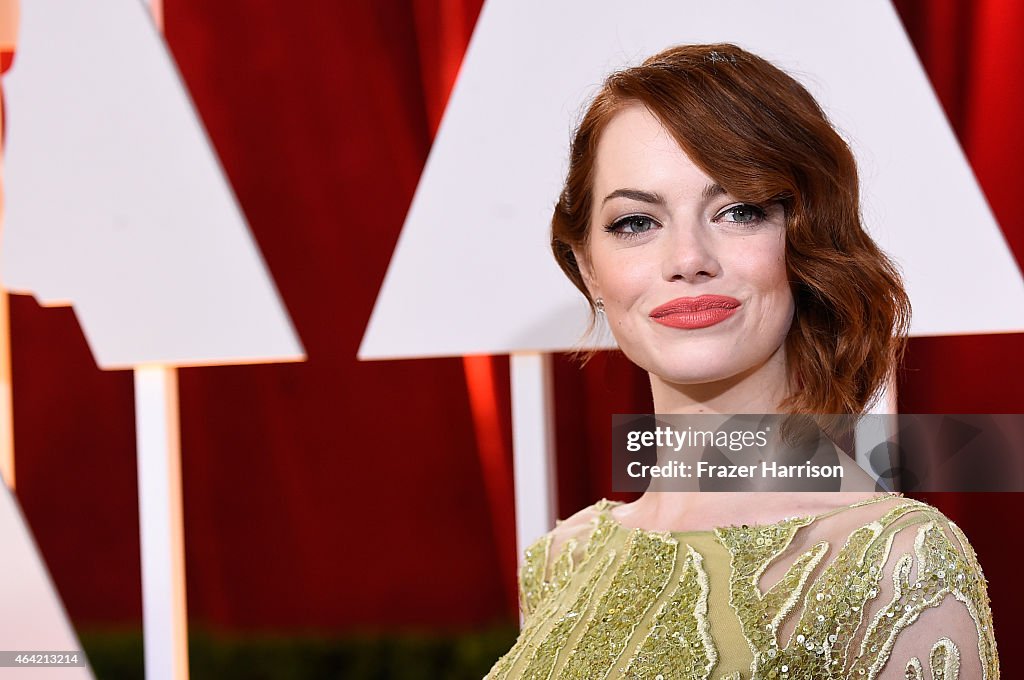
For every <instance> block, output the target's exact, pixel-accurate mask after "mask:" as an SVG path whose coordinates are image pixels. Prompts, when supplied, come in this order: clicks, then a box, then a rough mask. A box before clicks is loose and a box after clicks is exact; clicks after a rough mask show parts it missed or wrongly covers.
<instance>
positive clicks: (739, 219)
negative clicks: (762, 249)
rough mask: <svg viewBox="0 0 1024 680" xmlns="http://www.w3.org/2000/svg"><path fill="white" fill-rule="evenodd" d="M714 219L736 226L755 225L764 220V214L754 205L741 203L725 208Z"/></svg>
mask: <svg viewBox="0 0 1024 680" xmlns="http://www.w3.org/2000/svg"><path fill="white" fill-rule="evenodd" d="M715 219H716V220H721V221H725V222H734V223H736V224H757V223H758V222H760V221H761V220H763V219H765V212H764V210H763V209H761V208H759V207H757V206H756V205H751V204H749V203H742V204H740V205H734V206H731V207H729V208H726V209H725V210H723V211H722V212H720V213H719V214H718V217H716V218H715Z"/></svg>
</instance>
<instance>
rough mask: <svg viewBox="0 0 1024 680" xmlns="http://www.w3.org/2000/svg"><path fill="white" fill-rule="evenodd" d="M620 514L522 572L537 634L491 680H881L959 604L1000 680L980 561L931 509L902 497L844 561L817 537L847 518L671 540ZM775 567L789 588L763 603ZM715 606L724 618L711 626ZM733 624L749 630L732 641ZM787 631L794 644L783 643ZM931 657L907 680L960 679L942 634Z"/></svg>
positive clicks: (910, 669)
mask: <svg viewBox="0 0 1024 680" xmlns="http://www.w3.org/2000/svg"><path fill="white" fill-rule="evenodd" d="M882 498H885V497H882ZM872 502H877V501H876V499H870V500H869V501H864V502H861V503H857V504H854V505H852V506H848V507H849V508H853V507H858V506H862V505H868V504H870V503H872ZM613 506H614V503H612V502H610V501H606V500H603V501H601V502H599V503H597V504H596V505H595V506H594V515H593V520H592V522H591V523H590V525H589V528H588V529H587V530H586V531H584V532H582V534H580V535H579V536H577V537H574V538H569V539H568V540H567V541H566V542H565V544H564V546H563V548H562V549H561V551H559V553H558V554H557V555H554V554H551V546H552V534H551V533H549V534H546V535H545V536H544V537H541V538H540V539H538V540H537V541H536V542H535V543H534V544H533V545H531V546H530V548H528V550H527V552H526V553H525V554H524V559H523V566H522V567H521V569H520V572H519V577H520V582H519V585H520V601H521V602H522V603H523V609H524V613H526V619H525V622H524V627H523V631H522V632H521V634H520V636H519V639H518V640H517V641H516V644H515V645H514V646H513V647H512V649H511V650H509V652H508V653H507V654H506V655H504V656H502V658H501V659H499V660H498V662H497V663H495V666H494V668H492V669H491V672H490V673H489V674H488V676H487V677H488V678H492V679H495V680H496V679H498V678H531V679H535V678H545V679H553V678H576V679H582V678H609V679H618V678H631V679H637V680H639V679H644V680H658V679H659V678H660V679H661V680H669V679H674V678H686V679H687V680H689V679H693V680H824V679H835V680H839V679H841V678H843V679H845V678H864V679H865V680H872V679H875V678H878V677H879V675H880V674H881V672H882V670H883V669H885V668H886V666H887V664H888V663H889V662H890V657H891V656H892V655H893V648H894V645H895V642H896V640H897V639H900V635H901V634H903V632H904V631H907V630H908V629H909V630H914V628H913V624H914V622H915V621H916V620H917V619H918V618H919V617H920V615H921V613H922V612H923V611H925V610H926V609H928V608H929V607H934V606H938V604H940V603H941V602H943V601H944V600H945V599H946V598H955V599H956V600H958V601H959V602H961V603H963V604H964V605H965V606H966V609H967V611H968V612H969V613H970V616H971V618H972V620H973V621H974V623H975V626H976V629H977V632H978V656H979V658H980V659H981V668H980V673H981V676H982V677H983V678H985V679H986V680H996V679H997V678H998V677H999V663H998V656H997V654H996V647H995V639H994V636H993V632H992V631H993V627H992V619H991V610H990V606H989V602H988V595H987V587H986V586H987V584H986V582H985V579H984V576H983V575H982V572H981V568H980V566H979V565H978V563H977V557H976V555H975V554H974V551H973V549H972V548H971V547H970V544H969V543H968V542H967V540H966V538H965V537H964V536H963V534H962V532H961V531H960V530H959V528H958V527H956V525H955V524H953V523H952V522H949V520H948V519H946V518H945V517H944V516H942V514H941V513H939V512H938V511H937V510H935V509H934V508H932V507H931V506H929V505H926V504H924V503H920V502H918V501H913V500H910V499H900V500H899V501H898V502H897V503H896V504H894V505H893V506H892V507H891V508H890V509H888V510H887V511H886V512H884V513H881V515H882V516H881V517H879V518H878V519H877V520H875V521H872V522H870V523H868V524H866V525H864V526H860V527H858V528H856V529H854V530H853V531H850V532H849V533H847V534H845V535H843V536H842V537H841V539H842V538H844V539H845V542H843V543H842V545H841V547H840V548H839V550H838V551H837V552H835V553H833V552H832V543H833V542H835V538H836V537H835V536H834V535H830V534H827V533H824V532H818V530H817V529H816V527H818V526H821V525H822V523H823V521H824V518H825V517H827V516H829V515H830V514H832V513H826V515H821V516H818V517H793V518H789V519H786V520H783V521H781V522H778V523H776V524H772V525H767V526H738V527H725V528H719V529H716V530H714V531H707V532H676V533H670V532H653V531H645V530H642V529H631V528H627V527H624V526H622V525H621V524H619V523H618V522H617V521H616V520H615V519H614V518H613V517H612V515H611V512H610V508H611V507H613ZM846 509H847V508H842V509H837V511H835V512H839V511H842V510H846ZM875 516H877V514H876V515H875ZM556 531H557V529H556ZM905 532H909V533H908V536H912V537H913V539H914V542H913V548H912V550H911V552H907V553H903V552H901V551H898V550H897V551H894V550H893V546H894V539H895V537H896V536H897V535H902V534H903V533H905ZM819 533H824V535H819ZM798 536H799V537H801V540H800V542H799V543H795V539H796V537H798ZM577 538H578V541H577ZM821 539H827V540H821ZM794 545H798V546H800V547H799V548H798V549H797V550H792V549H791V548H792V547H793V546H794ZM837 545H838V543H837ZM901 545H902V543H901ZM784 555H785V556H786V557H785V560H786V561H785V562H780V561H781V559H782V558H783V556H784ZM769 568H772V571H773V573H781V574H782V576H781V578H779V580H778V581H777V582H776V583H775V584H774V585H772V586H771V587H770V588H768V589H767V591H763V590H762V588H761V586H760V582H761V579H762V576H763V575H764V574H765V573H766V572H767V570H768V569H769ZM889 583H891V584H892V592H891V593H889V594H887V595H886V599H885V600H884V601H881V600H880V599H879V595H880V593H882V592H883V591H884V590H887V589H888V585H886V584H889ZM716 593H717V594H716ZM712 598H717V599H716V600H715V601H716V602H718V604H717V605H716V607H718V609H716V610H715V611H718V612H719V614H718V615H717V616H718V618H717V619H712V618H711V617H710V615H709V602H710V601H711V599H712ZM722 607H725V608H724V609H723V608H722ZM726 611H728V612H729V614H728V616H730V617H735V619H734V620H735V623H732V624H730V626H734V627H735V628H734V629H733V628H723V629H721V630H719V629H717V628H716V627H717V626H724V625H725V624H724V623H723V618H722V617H725V616H726V614H725V613H724V612H726ZM715 621H717V623H715ZM786 622H788V624H789V625H788V627H787V630H792V633H790V634H788V635H787V637H786V639H782V634H781V632H780V631H781V630H782V627H783V625H785V623H786ZM908 634H909V635H913V633H908ZM934 634H935V633H934V632H933V633H932V634H931V635H934ZM929 637H930V636H929ZM911 639H912V640H914V643H913V644H915V645H916V644H917V639H916V637H915V638H911ZM930 639H931V640H935V639H936V638H935V637H930ZM922 643H923V644H927V643H926V642H923V641H922ZM925 651H926V649H922V650H921V652H920V653H919V656H915V657H910V658H909V659H902V660H899V663H898V665H897V668H899V669H901V670H902V672H903V675H904V677H905V678H907V679H908V680H924V674H925V672H926V671H925V664H923V663H922V661H921V659H926V662H927V671H928V673H929V674H930V676H931V678H932V680H940V679H941V680H959V679H960V667H961V659H960V652H959V650H958V649H957V647H956V645H955V644H954V643H953V641H952V640H950V639H949V638H948V637H944V636H940V637H939V639H938V642H935V644H934V646H933V647H932V648H931V650H930V652H929V653H927V654H925ZM723 652H728V653H727V654H726V653H723ZM744 659H746V660H744ZM892 661H893V662H894V663H896V660H894V659H893V660H892ZM723 664H724V665H723ZM737 669H738V670H737ZM965 672H967V673H968V676H969V677H972V678H973V677H976V676H977V674H978V671H976V670H974V669H969V670H967V669H965ZM968 676H965V678H964V679H963V680H966V677H968Z"/></svg>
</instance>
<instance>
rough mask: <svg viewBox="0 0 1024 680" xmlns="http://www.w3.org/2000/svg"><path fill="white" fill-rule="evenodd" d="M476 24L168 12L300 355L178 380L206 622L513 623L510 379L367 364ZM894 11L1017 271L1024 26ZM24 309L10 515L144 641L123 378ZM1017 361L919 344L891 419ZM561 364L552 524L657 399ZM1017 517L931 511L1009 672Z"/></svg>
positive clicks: (315, 6) (1017, 355)
mask: <svg viewBox="0 0 1024 680" xmlns="http://www.w3.org/2000/svg"><path fill="white" fill-rule="evenodd" d="M479 5H480V1H479V0H445V1H444V2H440V3H430V2H425V1H421V0H416V1H412V2H409V1H406V2H397V1H395V2H381V3H337V2H334V1H333V0H308V1H307V2H305V3H303V4H302V8H303V9H302V11H301V12H298V11H296V10H295V6H291V5H288V6H286V5H285V4H282V3H276V2H269V1H263V2H252V1H250V0H218V2H203V1H202V0H165V16H166V34H167V39H168V42H169V43H170V46H171V49H172V52H173V53H174V56H175V58H176V59H177V60H178V63H179V66H180V68H181V71H182V74H183V76H184V79H185V81H186V83H187V84H188V87H189V88H190V90H191V92H192V95H193V98H194V100H195V102H196V105H197V108H198V110H199V112H200V114H201V116H202V118H203V121H204V123H205V124H206V126H207V129H208V130H209V133H210V136H211V138H212V140H213V143H214V146H215V147H216V150H217V152H218V153H219V155H220V157H221V159H222V161H223V164H224V167H225V170H226V172H227V174H228V177H229V179H230V181H231V184H232V186H233V187H234V189H235V191H236V193H237V194H238V197H239V200H240V202H241V205H242V207H243V209H244V211H245V213H246V216H247V217H248V219H249V221H250V224H251V225H252V229H253V231H254V234H255V237H256V239H257V241H258V242H259V245H260V247H261V249H262V251H263V253H264V256H265V258H266V260H267V262H268V265H269V267H270V269H271V272H272V273H273V275H274V278H275V280H276V281H277V284H278V287H279V289H280V291H281V294H282V296H283V298H284V300H285V303H286V305H287V307H288V309H289V312H290V313H291V315H292V318H293V319H294V321H295V324H296V326H297V328H298V331H299V333H300V335H301V337H302V340H303V343H304V344H305V346H306V349H307V352H308V355H309V360H308V361H307V362H306V363H303V364H293V365H259V366H244V367H217V368H201V369H185V370H182V371H181V380H180V382H181V401H182V408H181V414H182V430H183V432H182V445H183V475H184V477H183V481H184V493H185V506H184V507H185V524H186V527H185V530H186V534H185V536H186V555H187V556H186V572H187V578H188V608H189V617H190V619H191V621H192V622H193V625H195V624H205V625H209V626H214V627H223V628H231V629H236V630H242V629H255V628H291V629H300V628H301V629H311V628H313V629H328V630H331V631H335V632H345V631H349V630H352V629H356V628H376V629H389V630H395V629H399V628H408V627H423V626H430V627H433V628H437V627H450V628H465V627H473V626H479V625H483V624H486V623H488V622H493V621H498V620H501V621H510V620H513V619H514V616H515V613H514V612H515V600H514V575H513V568H514V564H515V554H514V537H513V535H512V521H511V518H512V507H511V503H510V494H511V487H510V481H509V477H508V474H509V470H510V466H511V462H510V458H509V455H510V454H509V448H510V447H509V432H508V429H509V428H508V418H507V413H508V403H507V389H508V384H507V361H505V360H504V359H503V358H495V359H493V360H491V359H487V358H478V359H473V360H468V361H465V362H464V361H462V360H459V359H445V360H425V361H397V362H371V363H360V362H357V361H356V360H355V353H356V349H357V346H358V344H359V341H360V339H361V336H362V332H363V329H364V327H365V324H366V321H367V319H368V318H369V315H370V311H371V309H372V306H373V303H374V300H375V296H376V292H377V288H378V286H379V284H380V282H381V281H382V279H383V276H384V272H385V270H386V267H387V263H388V260H389V257H390V255H391V252H392V250H393V247H394V245H395V242H396V240H397V238H398V234H399V231H400V229H401V226H402V222H403V220H404V217H405V213H406V210H407V208H408V206H409V203H410V201H411V198H412V194H413V191H414V189H415V187H416V183H417V181H418V178H419V174H420V171H421V169H422V166H423V163H424V161H425V159H426V155H427V152H428V150H429V148H430V141H431V137H432V134H433V131H434V130H435V129H436V126H437V123H438V120H439V118H440V115H441V112H442V111H443V107H444V102H445V100H446V98H447V94H448V90H449V88H450V86H451V83H452V81H453V79H454V76H455V73H456V72H457V69H458V64H459V62H460V59H461V56H462V53H463V50H464V49H465V45H466V42H467V41H468V39H469V36H470V34H471V32H472V27H473V24H474V21H475V18H476V15H477V13H478V11H479ZM896 5H897V9H898V10H899V12H900V14H901V17H902V19H903V21H904V24H905V26H906V28H907V30H908V33H909V34H910V37H911V39H912V40H913V42H914V45H915V46H916V48H917V50H918V54H919V55H920V58H921V60H922V63H923V64H924V66H925V68H926V69H927V71H928V73H929V75H930V77H931V79H932V82H933V84H934V86H935V90H936V92H937V93H938V95H939V98H940V100H941V101H942V104H943V106H944V108H945V110H946V112H947V114H948V115H949V118H950V120H951V122H952V124H953V127H954V129H955V130H956V133H957V135H958V137H959V139H960V141H961V143H962V145H963V146H964V149H965V150H966V152H967V155H968V157H969V159H970V161H971V163H972V166H973V167H974V170H975V173H976V175H977V176H978V178H979V180H980V182H981V184H982V186H983V188H984V190H985V192H986V195H987V197H988V199H989V201H990V204H991V206H992V208H993V210H994V212H995V214H996V216H997V218H998V219H999V221H1000V224H1001V226H1002V227H1003V229H1004V232H1005V234H1006V238H1007V240H1008V241H1009V242H1010V244H1011V246H1012V248H1013V249H1014V252H1015V254H1016V256H1017V260H1018V262H1022V261H1024V212H1022V211H1020V210H1019V209H1018V207H1017V206H1016V200H1015V199H1016V196H1015V192H1016V191H1017V190H1018V188H1019V187H1020V186H1021V183H1022V180H1024V169H1022V168H1021V165H1020V164H1019V162H1017V161H1015V159H1017V158H1020V157H1024V137H1022V133H1021V128H1020V126H1019V125H1018V124H1017V122H1016V121H1017V119H1018V118H1019V111H1020V110H1021V108H1022V105H1024V82H1022V78H1024V43H1021V42H1020V41H1018V40H1016V39H1015V38H1016V36H1015V35H1014V33H1013V31H1014V29H1015V28H1016V27H1020V26H1024V5H1022V4H1019V3H1015V2H1013V0H1001V1H998V0H987V1H983V2H973V3H972V2H967V1H966V0H963V1H956V2H954V1H949V2H935V3H932V2H925V1H924V0H900V1H899V2H897V3H896ZM866 49H869V47H866ZM16 67H17V64H15V68H16ZM894 105H898V103H896V104H894ZM966 234H969V225H965V235H966ZM966 237H968V236H965V238H966ZM981 266H984V263H978V262H965V263H964V266H963V271H956V272H950V275H951V276H970V275H971V272H972V270H974V269H975V268H977V267H981ZM11 313H12V328H13V359H14V389H15V395H14V396H15V428H16V429H15V436H16V441H17V470H18V497H19V499H20V501H21V503H22V505H23V507H24V509H25V512H26V515H27V517H28V519H29V522H30V524H31V527H32V529H33V531H34V532H35V535H36V538H37V540H38V542H39V544H40V547H41V549H42V552H43V555H44V557H45V559H46V562H47V564H48V565H49V567H50V569H51V572H52V575H53V577H54V580H55V582H56V584H57V586H58V589H59V590H60V592H61V595H62V597H63V598H64V601H65V603H66V605H67V607H68V610H69V612H70V614H71V617H72V619H73V620H74V621H75V623H76V624H78V625H96V624H129V625H138V624H139V623H140V622H141V601H140V577H139V541H138V521H137V507H138V505H137V498H136V491H135V488H136V477H135V474H136V470H135V458H134V456H135V454H134V425H133V405H132V380H131V375H130V373H128V372H111V373H103V372H100V371H98V370H97V369H96V368H95V364H94V362H93V361H92V359H91V357H90V355H89V353H88V349H87V347H86V345H85V342H84V339H83V337H82V335H81V332H80V330H79V328H78V326H77V323H76V321H75V319H74V314H73V312H72V311H71V310H69V309H41V308H39V307H37V306H36V304H35V303H34V301H32V300H31V299H29V298H24V297H15V298H14V299H13V300H12V312H11ZM1022 350H1024V335H998V336H970V337H958V338H929V339H917V340H913V341H912V342H911V345H910V352H909V354H908V358H907V361H906V367H907V368H908V369H912V370H910V371H907V372H905V374H904V379H903V381H902V384H901V389H900V408H901V410H902V411H904V412H920V413H927V412H934V413H957V412H963V413H969V412H982V413H983V412H996V413H1020V412H1024V389H1022V388H1021V387H1020V381H1019V376H1024V351H1022ZM555 369H556V397H557V402H556V403H557V414H556V416H557V425H558V434H559V440H558V447H559V469H560V470H562V472H563V474H562V475H561V477H560V516H563V517H564V516H566V515H568V514H570V513H571V512H574V511H575V510H576V509H578V508H579V507H581V506H583V505H585V504H587V503H591V502H593V501H594V500H595V499H596V498H598V497H600V496H611V493H610V479H609V471H610V466H609V464H608V463H607V460H606V456H605V455H604V452H606V451H607V450H608V446H607V440H606V437H607V435H608V431H609V417H608V416H609V414H611V413H614V412H630V411H646V410H648V409H649V408H650V405H649V404H650V396H649V391H648V389H649V388H648V386H647V382H646V376H644V375H642V374H640V373H639V372H638V371H637V370H636V369H635V368H634V367H632V366H631V365H630V364H629V363H628V362H627V361H625V360H624V359H622V358H621V357H619V356H616V355H613V354H603V355H600V356H599V357H598V358H596V359H595V360H594V361H593V362H592V363H591V364H590V365H589V366H588V367H587V368H586V369H584V370H582V371H581V370H579V369H578V368H577V367H576V366H575V365H574V364H572V363H571V362H570V361H569V360H568V359H566V358H564V357H557V358H556V366H555ZM1006 376H1016V377H1018V380H1016V381H1014V380H1009V381H1006V380H1004V378H1005V377H1006ZM569 471H572V475H570V474H568V473H569ZM1019 499H1020V496H1019V495H1017V494H973V495H969V494H963V495H954V494H948V495H946V494H938V495H931V496H929V497H928V500H929V501H931V502H933V503H935V504H936V505H938V506H939V507H940V508H941V509H943V510H944V511H946V513H947V514H949V515H950V516H951V517H952V518H953V519H954V520H956V521H957V522H958V523H959V524H960V525H961V526H962V527H963V528H964V530H965V531H966V532H967V534H968V536H970V537H971V539H972V542H973V543H974V545H975V548H976V549H977V551H978V553H979V555H980V557H981V560H982V564H983V566H984V567H985V570H986V575H987V576H988V578H989V581H990V594H991V597H992V600H993V610H994V615H995V622H996V634H997V639H998V641H999V642H1000V644H1001V645H1002V649H1003V651H1004V654H1003V659H1004V671H1005V673H1006V676H1007V677H1015V674H1014V673H1013V672H1012V671H1013V669H1014V668H1019V667H1020V664H1019V662H1016V661H1014V660H1013V659H1012V658H1010V655H1009V654H1007V653H1006V652H1007V651H1008V650H1009V649H1010V647H1009V644H1010V642H1011V641H1012V640H1014V639H1016V637H1017V636H1018V634H1019V633H1020V625H1019V624H1018V623H1017V621H1016V614H1017V611H1018V610H1019V608H1020V604H1021V596H1020V595H1019V594H1018V592H1017V591H1016V589H1015V588H1014V586H1013V583H1014V582H1013V579H1014V577H1015V576H1016V574H1015V573H1013V563H1012V562H1011V560H1010V556H1009V553H1008V551H1007V550H1006V546H1005V545H1004V543H1003V541H1004V539H1003V538H1002V537H1001V534H1000V529H1001V527H1002V525H1003V524H1005V522H1004V521H1002V520H998V521H994V519H993V518H995V517H999V518H1003V517H1006V516H1007V515H1009V513H1011V512H1015V511H1017V508H1018V504H1019ZM1011 516H1012V515H1011ZM1014 664H1016V665H1014Z"/></svg>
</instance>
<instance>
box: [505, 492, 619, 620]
mask: <svg viewBox="0 0 1024 680" xmlns="http://www.w3.org/2000/svg"><path fill="white" fill-rule="evenodd" d="M598 519H599V518H598V512H597V509H596V507H595V506H590V507H587V508H584V509H583V510H580V511H579V512H577V513H576V514H575V515H573V516H571V517H569V518H568V519H564V520H559V521H558V522H557V524H556V526H555V528H554V529H552V530H551V531H549V532H548V533H546V534H544V535H543V536H541V537H540V538H538V539H537V540H536V541H534V542H533V543H532V544H531V545H530V546H529V547H528V548H527V549H526V551H525V552H524V554H523V561H522V564H521V565H520V567H519V606H520V609H521V610H522V612H523V616H524V622H525V623H527V624H528V623H529V621H530V619H531V617H532V615H533V614H534V613H535V612H536V611H537V610H538V609H540V608H541V607H543V606H544V604H545V603H547V602H548V601H550V600H551V599H552V598H553V597H554V595H556V594H557V593H558V592H559V591H560V590H562V588H564V587H565V585H566V584H567V583H568V582H569V580H570V578H571V577H572V574H573V572H574V571H575V570H576V568H577V567H578V566H579V565H580V563H581V560H582V559H583V558H585V557H586V554H587V552H586V544H587V542H588V538H589V537H590V536H592V534H593V532H594V531H595V529H597V528H598V527H597V525H598Z"/></svg>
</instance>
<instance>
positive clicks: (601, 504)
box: [595, 491, 910, 536]
mask: <svg viewBox="0 0 1024 680" xmlns="http://www.w3.org/2000/svg"><path fill="white" fill-rule="evenodd" d="M888 498H906V497H905V496H904V495H903V494H902V493H900V492H899V491H890V492H888V493H885V494H882V495H881V496H872V497H870V498H865V499H863V500H859V501H856V502H855V503H850V504H849V505H841V506H839V507H837V508H832V509H831V510H827V511H825V512H821V513H818V514H816V515H794V516H792V517H784V518H783V519H780V520H779V521H777V522H769V523H768V524H750V525H746V524H744V525H734V526H723V527H715V528H713V529H690V530H688V531H657V530H653V529H643V528H641V527H630V526H626V525H625V524H623V523H622V522H620V521H619V520H618V519H617V518H616V517H615V515H613V514H612V511H611V510H612V508H614V507H615V506H617V505H624V502H623V501H612V500H608V499H607V498H602V499H601V500H599V501H598V502H597V503H596V504H595V506H596V507H597V511H598V515H604V516H606V517H607V518H608V521H609V522H610V523H611V525H612V526H613V527H614V528H615V529H621V530H623V531H640V532H642V533H645V534H662V535H664V534H669V535H670V536H714V535H716V534H717V532H718V531H719V530H721V529H735V528H740V526H742V528H750V529H766V528H769V527H775V526H779V525H780V524H786V523H789V522H794V521H799V523H800V524H801V525H807V524H811V523H812V522H816V521H818V520H821V519H825V518H826V517H831V516H832V515H836V514H839V513H840V512H844V511H846V510H852V509H853V508H859V507H861V506H864V505H871V504H873V503H877V502H879V501H882V500H886V499H888ZM907 500H910V499H907Z"/></svg>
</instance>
